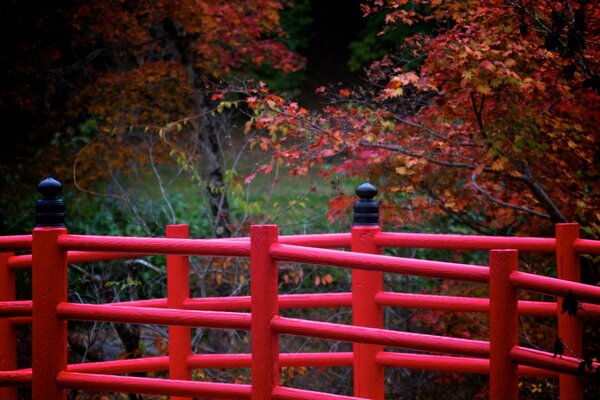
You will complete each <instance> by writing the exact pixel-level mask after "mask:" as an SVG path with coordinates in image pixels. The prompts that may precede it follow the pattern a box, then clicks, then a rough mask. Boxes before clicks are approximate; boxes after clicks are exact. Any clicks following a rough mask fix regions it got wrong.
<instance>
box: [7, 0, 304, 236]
mask: <svg viewBox="0 0 600 400" xmlns="http://www.w3.org/2000/svg"><path fill="white" fill-rule="evenodd" d="M290 4H291V3H289V2H285V4H284V3H283V2H281V1H279V0H252V1H241V0H240V1H224V0H206V1H192V0H188V1H176V2H173V1H161V0H147V1H126V0H118V1H112V2H104V1H73V2H64V3H57V4H53V5H47V4H41V5H39V6H40V7H37V6H38V4H37V2H36V1H35V0H31V1H28V2H27V3H26V4H23V5H22V6H21V5H19V4H14V5H8V4H7V5H5V6H3V8H4V9H5V11H6V15H7V16H8V17H7V18H6V20H7V21H6V22H7V23H8V22H9V21H8V20H9V19H11V18H12V19H13V20H15V21H19V20H20V21H22V22H24V23H25V24H26V25H25V26H27V27H28V28H29V30H30V31H31V32H33V33H29V34H27V33H26V32H25V31H26V29H22V30H23V35H22V36H18V35H19V32H20V31H21V28H20V25H19V24H17V23H16V22H15V23H11V24H10V25H9V26H13V25H14V30H15V33H16V34H15V33H11V37H12V36H14V38H15V43H14V45H13V44H11V46H10V47H8V48H7V51H6V52H4V51H3V53H2V54H0V59H1V60H2V62H3V65H7V69H6V71H7V72H6V75H7V78H8V79H7V80H9V81H11V82H13V83H12V84H11V85H8V86H6V87H4V88H3V90H2V103H0V104H2V105H3V112H4V111H5V110H6V116H7V117H9V116H10V114H11V112H10V111H9V106H10V107H12V109H13V111H12V114H14V110H15V109H16V110H20V111H21V113H20V114H21V118H22V119H23V121H20V122H19V124H18V128H17V129H15V130H14V134H13V130H11V131H10V134H11V135H12V136H14V140H13V139H11V140H10V142H11V143H14V144H15V145H18V144H20V143H21V142H32V144H30V145H29V147H32V150H31V151H29V152H28V154H30V157H31V154H35V148H34V147H43V146H44V145H47V144H49V143H53V144H54V145H56V146H55V151H54V152H46V154H45V157H44V158H45V162H46V165H45V168H44V169H46V170H54V171H55V172H57V173H58V175H60V176H62V177H63V180H64V179H65V177H66V176H68V175H70V174H71V172H74V173H73V175H74V181H75V184H76V185H77V186H79V187H80V188H81V189H82V190H86V191H92V192H98V191H99V190H98V188H99V186H98V185H97V183H102V182H106V181H112V182H113V187H114V186H115V183H114V182H115V180H117V179H118V178H120V182H118V185H120V186H121V187H122V188H126V187H127V185H130V184H131V183H132V181H131V180H132V179H138V180H142V179H143V178H141V177H139V176H138V177H137V178H136V177H135V176H134V174H135V173H137V172H136V171H155V170H157V166H158V164H160V163H162V162H166V161H169V160H170V161H177V162H178V163H179V165H180V167H181V168H183V169H185V170H186V171H187V173H188V174H189V175H191V176H192V178H193V180H194V181H195V183H196V184H197V185H198V187H199V188H200V189H201V190H202V191H204V193H205V197H206V200H207V203H208V204H209V207H208V208H209V210H210V212H209V213H210V215H209V217H210V218H211V219H212V220H213V223H212V225H213V229H212V235H214V236H228V235H230V232H231V226H230V217H229V207H228V201H227V200H228V199H227V196H226V187H227V179H228V178H227V177H226V171H225V170H224V169H223V165H222V164H223V159H222V155H221V153H220V152H221V149H220V145H221V142H222V141H223V137H222V136H223V135H224V134H227V135H228V134H230V133H231V125H232V118H231V113H228V112H227V109H226V108H223V107H221V108H218V103H217V102H216V100H219V95H218V94H216V93H214V92H213V85H214V84H215V83H218V82H220V81H221V80H223V79H233V77H236V78H237V77H240V78H248V77H250V76H252V74H253V73H254V72H256V71H258V70H259V68H268V69H269V71H273V70H276V71H280V73H283V74H288V73H291V72H293V71H296V70H298V69H300V68H302V66H303V62H304V61H303V59H302V58H301V57H299V56H298V55H296V54H295V53H293V52H292V51H290V50H289V49H288V48H287V47H286V45H285V44H284V43H283V39H285V37H286V33H285V32H284V31H283V29H282V28H281V17H280V13H281V11H282V10H283V8H284V6H289V5H290ZM28 10H29V11H28ZM31 10H36V12H32V11H31ZM11 15H12V17H10V16H11ZM8 31H9V29H7V34H8V33H9V32H8ZM22 53H24V54H23V56H22V57H21V54H22ZM15 55H16V56H15ZM31 60H34V62H32V61H31ZM271 74H272V72H271ZM3 115H4V114H3ZM30 115H31V116H30ZM32 116H35V117H32ZM44 117H45V118H44ZM42 119H43V120H42ZM29 121H36V125H35V126H33V124H30V125H32V126H28V124H29ZM84 121H85V122H84ZM32 131H36V132H37V133H36V134H32V133H31V132H32ZM20 132H23V133H25V135H27V136H28V139H29V140H21V139H20V138H21V137H25V136H24V135H23V136H21V134H20ZM56 132H60V133H56ZM9 139H10V138H9ZM10 147H12V146H7V147H6V149H8V148H10ZM20 147H22V148H24V147H25V146H20ZM12 153H14V150H13V151H12ZM7 154H8V155H10V154H11V152H8V151H7ZM74 155H76V160H75V168H74V169H73V159H74V158H75V157H74ZM2 164H3V165H4V162H2ZM15 164H16V163H15V162H12V161H11V162H10V163H7V166H8V169H7V171H8V172H14V171H15V168H14V166H15ZM57 166H62V169H60V170H59V171H57V168H59V167H57ZM23 170H24V172H25V170H26V169H25V168H23ZM151 173H152V172H151ZM67 174H68V175H67ZM138 175H139V174H138ZM22 178H23V175H21V176H19V177H16V178H15V181H18V180H22ZM36 179H39V176H37V177H36ZM101 191H102V190H100V192H101Z"/></svg>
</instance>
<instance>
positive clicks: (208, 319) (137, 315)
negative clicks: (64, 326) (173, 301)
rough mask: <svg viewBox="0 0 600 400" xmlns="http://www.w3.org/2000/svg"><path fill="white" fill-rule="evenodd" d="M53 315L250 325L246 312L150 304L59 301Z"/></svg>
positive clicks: (137, 321)
mask: <svg viewBox="0 0 600 400" xmlns="http://www.w3.org/2000/svg"><path fill="white" fill-rule="evenodd" d="M56 315H57V316H58V318H61V319H63V320H67V319H73V320H81V321H105V322H120V323H131V324H156V325H180V326H192V327H194V326H196V327H205V328H218V329H242V330H247V329H249V328H250V314H247V313H234V312H227V313H223V312H213V311H195V310H186V311H182V310H177V309H168V308H151V307H122V306H111V305H106V304H78V303H66V302H64V303H61V304H59V305H58V306H57V308H56Z"/></svg>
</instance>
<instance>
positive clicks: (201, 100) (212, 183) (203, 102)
mask: <svg viewBox="0 0 600 400" xmlns="http://www.w3.org/2000/svg"><path fill="white" fill-rule="evenodd" d="M164 30H165V35H166V36H167V37H168V39H169V40H171V42H172V43H173V46H172V48H173V52H174V56H175V58H176V59H178V60H180V62H181V64H182V65H183V66H184V68H185V74H186V78H187V82H188V85H189V87H190V88H191V89H192V90H193V95H192V99H191V100H192V109H193V115H199V116H201V117H199V118H198V119H194V120H192V121H191V124H192V126H193V128H194V130H195V134H196V136H197V138H198V144H199V146H200V156H201V158H202V159H201V162H202V173H201V176H202V180H203V183H204V186H205V189H206V194H207V197H208V202H209V208H210V213H211V215H210V216H211V220H212V235H213V236H214V237H218V238H222V237H231V224H230V219H229V202H228V201H227V193H226V187H225V179H224V173H223V167H222V165H221V160H220V157H219V153H220V145H219V132H218V129H217V126H216V121H211V119H213V118H214V117H213V116H211V113H210V110H211V104H210V99H208V98H207V96H206V95H205V91H206V90H205V87H204V82H202V75H201V73H200V72H199V71H198V70H197V69H196V66H195V61H194V60H195V59H194V51H193V49H192V47H191V44H192V39H191V38H190V37H189V36H187V35H186V34H185V32H180V30H179V29H178V28H177V25H176V23H175V22H174V21H172V20H170V19H168V20H165V21H164Z"/></svg>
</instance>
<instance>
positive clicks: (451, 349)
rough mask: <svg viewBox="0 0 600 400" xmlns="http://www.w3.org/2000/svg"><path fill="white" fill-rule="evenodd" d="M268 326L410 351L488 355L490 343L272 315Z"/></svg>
mask: <svg viewBox="0 0 600 400" xmlns="http://www.w3.org/2000/svg"><path fill="white" fill-rule="evenodd" d="M271 328H272V329H273V330H274V331H275V332H277V333H280V334H290V335H300V336H309V337H318V338H322V339H334V340H342V341H347V342H358V343H368V344H379V345H383V346H391V347H398V348H405V349H411V350H423V351H432V352H438V353H450V354H458V355H466V356H475V357H489V352H490V345H489V343H488V342H484V341H480V340H468V339H460V338H450V337H443V336H436V335H425V334H419V333H410V332H398V331H389V330H385V329H376V328H366V327H361V326H352V325H343V324H333V323H329V322H317V321H308V320H301V319H293V318H284V317H273V319H272V320H271Z"/></svg>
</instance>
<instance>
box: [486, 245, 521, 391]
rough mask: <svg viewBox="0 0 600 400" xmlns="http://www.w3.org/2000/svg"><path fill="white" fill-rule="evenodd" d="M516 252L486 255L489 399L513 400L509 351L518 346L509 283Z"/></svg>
mask: <svg viewBox="0 0 600 400" xmlns="http://www.w3.org/2000/svg"><path fill="white" fill-rule="evenodd" d="M518 262H519V258H518V252H517V250H491V251H490V283H489V286H490V399H492V400H500V399H502V400H517V399H518V396H519V379H518V375H517V364H516V363H515V362H513V361H512V360H511V357H510V351H511V350H512V348H513V347H515V346H517V345H518V344H519V317H518V314H517V307H518V298H517V291H516V290H515V289H514V288H513V286H512V285H511V283H510V280H509V276H510V274H511V272H513V271H516V270H517V269H518Z"/></svg>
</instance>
